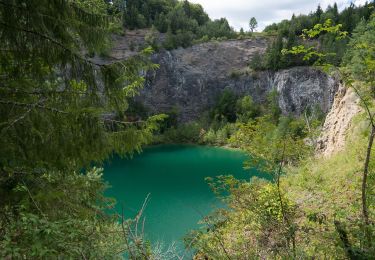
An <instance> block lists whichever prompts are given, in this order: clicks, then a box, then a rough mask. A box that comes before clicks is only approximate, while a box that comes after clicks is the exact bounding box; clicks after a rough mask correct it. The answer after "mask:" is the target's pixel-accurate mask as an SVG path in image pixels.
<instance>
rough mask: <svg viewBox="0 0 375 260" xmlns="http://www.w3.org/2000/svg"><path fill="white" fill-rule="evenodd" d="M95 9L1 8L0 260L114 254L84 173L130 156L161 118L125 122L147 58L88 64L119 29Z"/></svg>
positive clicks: (90, 177) (25, 4) (79, 5)
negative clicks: (112, 31) (106, 161)
mask: <svg viewBox="0 0 375 260" xmlns="http://www.w3.org/2000/svg"><path fill="white" fill-rule="evenodd" d="M102 3H103V2H102V1H101V0H89V1H49V0H27V1H26V0H15V1H7V2H4V1H2V2H0V17H1V21H0V35H1V37H0V45H1V50H0V61H1V62H0V93H1V94H0V135H1V138H0V197H1V198H2V199H1V200H0V212H1V214H0V258H6V259H7V258H15V259H17V258H59V257H60V258H61V257H62V256H64V257H67V258H97V259H105V258H112V256H113V254H116V253H114V252H116V251H117V252H118V250H119V249H120V247H122V246H123V245H121V241H123V240H121V233H119V229H118V226H117V224H116V221H115V220H113V219H112V220H111V219H110V218H109V217H108V216H106V215H105V214H104V212H103V210H104V209H105V208H106V207H107V206H106V205H107V204H108V203H109V201H108V200H107V199H105V198H104V197H103V194H102V192H103V190H104V188H105V184H104V183H103V181H102V180H101V177H100V176H101V173H100V170H98V169H91V167H90V165H92V163H93V162H97V163H98V162H100V161H103V160H104V159H106V158H108V157H109V156H110V155H111V154H112V153H113V152H115V153H119V154H122V155H126V154H129V153H133V152H134V151H135V150H139V149H140V148H141V145H142V144H144V143H146V142H147V141H148V140H149V139H150V138H151V134H152V131H153V129H154V128H155V127H156V121H157V120H158V119H159V118H160V117H158V118H150V119H149V120H147V121H145V122H143V121H142V122H131V121H129V120H127V118H126V115H125V111H126V109H127V108H128V102H127V99H129V98H132V97H133V96H134V95H135V94H136V93H137V90H138V89H139V88H140V87H141V86H142V85H143V82H144V79H143V78H142V77H141V75H142V74H141V72H142V71H146V70H148V69H150V68H152V66H151V64H150V62H149V61H148V58H147V57H145V56H144V55H140V56H137V57H134V58H133V59H129V60H127V61H123V62H119V63H115V64H102V63H99V62H96V61H95V60H94V59H90V58H89V57H91V56H92V55H95V54H96V53H101V52H102V51H104V50H105V49H107V48H108V44H109V39H110V31H109V29H110V26H111V24H113V23H118V22H119V21H117V20H116V19H115V18H113V17H109V16H107V14H106V10H107V6H106V5H101V4H102ZM146 52H149V51H146ZM146 52H145V54H146ZM84 168H86V169H88V170H87V173H86V174H81V173H80V172H81V171H82V169H84ZM114 234H117V235H114ZM111 237H112V238H111ZM112 239H115V240H116V241H117V242H115V241H112ZM12 241H17V243H16V244H15V243H13V242H12ZM71 241H75V242H74V244H75V245H72V243H71ZM110 241H112V242H113V244H108V242H109V243H112V242H110ZM119 243H120V244H119ZM112 250H113V251H112Z"/></svg>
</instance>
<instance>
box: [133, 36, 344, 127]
mask: <svg viewBox="0 0 375 260" xmlns="http://www.w3.org/2000/svg"><path fill="white" fill-rule="evenodd" d="M266 46H267V40H266V39H265V38H256V39H247V40H232V41H223V42H211V43H203V44H199V45H195V46H193V47H191V48H187V49H182V48H180V49H177V50H173V51H163V52H161V53H158V54H156V55H155V56H154V57H153V60H154V62H155V63H158V64H160V68H159V70H157V71H156V72H154V73H152V74H150V75H149V77H148V82H147V84H146V86H145V88H144V90H143V91H142V94H141V97H140V100H142V101H143V102H144V103H145V105H146V106H147V107H148V108H149V109H150V110H151V112H153V113H157V112H167V111H169V110H171V109H172V108H177V110H178V111H179V113H180V114H179V116H180V118H179V119H180V121H183V122H186V121H191V120H194V119H196V118H197V117H199V115H200V114H201V113H202V112H203V111H205V110H207V109H208V108H210V107H211V106H212V105H213V103H214V102H215V100H216V99H217V97H218V96H219V95H220V94H221V93H222V91H223V90H224V89H230V90H231V91H233V92H234V93H236V94H237V95H239V96H241V95H247V94H248V95H251V96H252V97H253V99H254V101H256V102H258V103H261V102H263V101H264V100H265V97H266V94H267V93H268V92H270V91H271V90H272V89H276V90H277V91H278V93H279V104H280V107H281V109H282V111H283V113H285V114H289V113H292V114H296V115H299V114H301V113H302V112H303V111H304V110H305V109H306V108H307V107H315V106H319V107H320V108H321V110H322V111H323V112H326V113H327V112H328V111H329V109H330V108H331V105H332V102H333V97H334V94H335V92H336V90H337V88H338V82H337V81H335V80H334V79H333V78H330V77H328V76H327V75H326V74H324V73H323V72H321V71H319V70H317V69H313V68H309V67H295V68H291V69H285V70H280V71H277V72H273V71H262V72H253V71H251V70H250V69H248V66H247V65H248V63H249V62H250V61H251V59H252V58H253V56H254V54H256V53H264V51H265V48H266Z"/></svg>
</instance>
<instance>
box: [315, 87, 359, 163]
mask: <svg viewBox="0 0 375 260" xmlns="http://www.w3.org/2000/svg"><path fill="white" fill-rule="evenodd" d="M360 111H361V107H360V106H359V98H358V96H357V95H356V93H355V92H354V91H353V89H352V88H349V89H347V88H345V87H344V86H342V85H340V88H339V90H338V91H337V93H336V95H335V100H334V103H333V106H332V109H331V110H330V112H329V113H328V115H327V117H326V120H325V122H324V126H323V129H322V134H321V136H320V137H319V140H318V145H317V148H316V151H317V154H318V155H320V156H324V157H329V156H330V155H332V154H334V153H336V152H338V151H341V150H343V149H344V147H345V141H346V136H347V133H348V130H349V129H350V127H351V126H352V119H353V117H354V116H355V115H357V114H358V113H359V112H360Z"/></svg>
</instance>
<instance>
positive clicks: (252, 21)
mask: <svg viewBox="0 0 375 260" xmlns="http://www.w3.org/2000/svg"><path fill="white" fill-rule="evenodd" d="M249 27H250V31H251V32H254V30H255V28H257V27H258V22H257V19H255V17H251V19H250V22H249Z"/></svg>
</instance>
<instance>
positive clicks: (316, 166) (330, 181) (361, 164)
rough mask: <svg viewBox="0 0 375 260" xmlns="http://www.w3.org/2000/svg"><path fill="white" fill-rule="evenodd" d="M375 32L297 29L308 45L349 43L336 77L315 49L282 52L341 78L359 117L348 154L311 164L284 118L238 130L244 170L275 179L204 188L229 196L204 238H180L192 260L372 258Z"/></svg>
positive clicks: (368, 26) (301, 139) (362, 26)
mask: <svg viewBox="0 0 375 260" xmlns="http://www.w3.org/2000/svg"><path fill="white" fill-rule="evenodd" d="M374 25H375V16H374V15H372V16H371V18H370V19H369V20H368V21H366V20H363V21H362V22H360V23H359V24H358V26H357V28H356V29H355V30H354V31H353V32H352V34H348V33H347V32H342V31H341V30H340V29H341V26H339V25H333V24H332V22H331V21H330V20H327V21H326V22H324V23H323V24H317V25H315V26H314V27H313V28H312V29H306V30H303V34H304V36H305V37H309V38H311V37H317V36H319V35H320V34H325V33H327V34H331V36H332V37H333V38H336V39H338V40H339V39H343V38H346V37H347V36H348V35H349V36H348V39H347V41H348V42H349V45H348V46H350V48H349V49H348V51H346V53H345V56H344V62H343V64H342V66H341V67H340V68H337V67H335V66H334V64H332V63H331V62H332V60H331V59H330V56H329V53H327V52H321V51H320V50H319V49H317V48H311V47H305V46H303V45H300V46H297V47H292V48H291V50H284V51H283V53H280V55H286V54H292V55H300V56H301V57H303V58H304V59H305V60H307V61H309V60H310V59H314V64H317V65H320V66H323V68H325V69H330V70H331V71H332V70H334V71H335V72H336V73H337V72H339V73H340V74H341V77H342V80H344V82H345V83H346V85H347V87H352V88H353V89H354V90H355V92H356V93H357V95H358V97H359V99H360V101H361V105H362V106H363V110H364V112H363V113H362V114H360V115H358V116H357V117H356V119H355V121H354V122H353V124H352V127H351V129H349V130H348V137H347V146H346V149H345V150H344V151H342V152H339V153H337V154H335V155H333V156H331V157H329V158H321V157H319V158H317V157H314V156H310V155H309V149H308V145H307V144H308V143H310V142H306V133H305V132H304V131H303V129H304V128H303V127H300V126H303V125H304V124H301V125H300V126H298V124H297V128H296V127H295V126H294V124H295V122H293V121H288V120H285V119H284V118H282V117H281V118H280V119H279V121H278V124H275V121H273V120H270V119H269V118H267V117H261V118H258V119H257V120H255V121H253V122H249V123H247V124H244V125H243V126H242V127H241V128H240V129H239V131H238V132H237V133H236V134H235V135H233V137H232V138H231V140H232V141H233V142H235V143H236V144H238V145H239V146H240V147H242V148H243V149H245V150H246V151H248V152H249V155H250V156H251V157H252V159H251V161H249V162H248V163H247V165H246V166H248V167H249V166H251V167H259V168H260V169H263V168H265V169H266V172H268V173H271V174H272V175H273V177H274V180H273V182H268V181H265V180H259V179H253V180H251V181H250V182H248V181H238V180H235V179H233V178H232V177H219V178H218V179H217V180H210V183H211V186H212V188H213V190H214V191H215V192H217V193H218V194H219V195H220V194H225V195H226V194H228V193H229V196H223V201H224V202H225V203H226V204H227V205H228V207H229V209H228V210H226V209H221V210H218V211H216V212H214V213H213V214H212V215H210V216H207V217H206V218H205V219H204V220H203V223H205V224H206V226H207V227H208V229H206V230H203V229H202V230H198V231H196V232H193V233H192V234H191V235H190V236H189V237H188V238H187V240H188V242H192V243H193V244H194V247H195V248H196V250H197V258H198V259H207V258H213V259H238V258H244V259H258V258H261V259H263V258H277V259H278V258H281V259H305V258H307V259H309V258H318V259H321V258H322V259H326V258H334V259H373V257H374V255H375V245H374V241H373V238H374V232H375V230H374V221H375V210H374V209H375V207H374V198H375V197H374V193H373V190H374V187H375V182H374V168H373V167H374V161H375V160H374V159H373V156H372V150H373V148H372V146H373V141H374V138H375V134H374V132H375V131H374V124H373V117H374V109H373V107H374V98H373V97H374V93H373V91H374V88H373V85H374V83H375V78H374V75H375V67H374V64H375V63H374V61H375V52H374V48H375V46H374V43H375V41H374V35H375V26H374ZM350 35H351V36H350ZM293 129H297V131H296V130H293ZM310 131H311V127H309V132H310ZM296 133H298V134H296ZM310 138H311V137H310ZM306 148H307V149H306Z"/></svg>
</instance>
